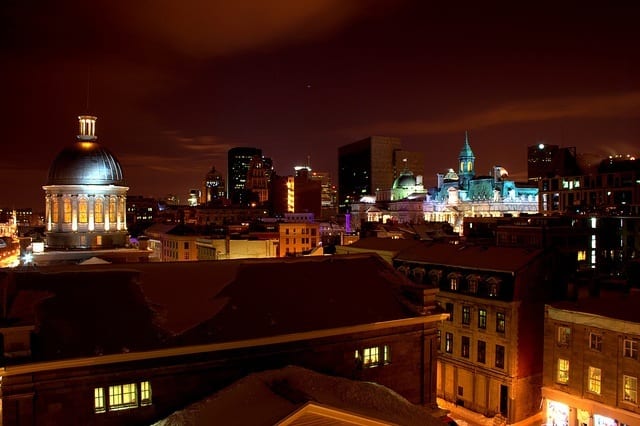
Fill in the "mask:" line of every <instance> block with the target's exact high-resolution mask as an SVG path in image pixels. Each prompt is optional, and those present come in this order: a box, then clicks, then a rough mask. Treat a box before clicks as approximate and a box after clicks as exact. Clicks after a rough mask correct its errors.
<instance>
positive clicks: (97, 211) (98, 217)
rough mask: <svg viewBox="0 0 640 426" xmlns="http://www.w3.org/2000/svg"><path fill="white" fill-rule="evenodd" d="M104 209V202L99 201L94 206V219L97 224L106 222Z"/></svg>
mask: <svg viewBox="0 0 640 426" xmlns="http://www.w3.org/2000/svg"><path fill="white" fill-rule="evenodd" d="M102 207H103V206H102V200H100V199H97V200H96V201H95V204H94V206H93V217H94V220H95V222H96V223H102V222H104V210H103V208H102Z"/></svg>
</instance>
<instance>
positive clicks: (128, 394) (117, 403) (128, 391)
mask: <svg viewBox="0 0 640 426" xmlns="http://www.w3.org/2000/svg"><path fill="white" fill-rule="evenodd" d="M136 393H137V392H136V384H135V383H127V384H125V385H115V386H109V410H126V409H128V408H133V407H137V406H138V401H137V398H136Z"/></svg>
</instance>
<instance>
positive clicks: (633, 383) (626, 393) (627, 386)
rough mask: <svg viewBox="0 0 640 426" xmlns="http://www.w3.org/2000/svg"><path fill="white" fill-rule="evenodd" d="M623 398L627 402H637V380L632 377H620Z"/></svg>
mask: <svg viewBox="0 0 640 426" xmlns="http://www.w3.org/2000/svg"><path fill="white" fill-rule="evenodd" d="M622 383H623V387H624V389H623V397H624V400H625V401H627V402H633V403H634V404H635V403H637V402H638V378H637V377H633V376H622Z"/></svg>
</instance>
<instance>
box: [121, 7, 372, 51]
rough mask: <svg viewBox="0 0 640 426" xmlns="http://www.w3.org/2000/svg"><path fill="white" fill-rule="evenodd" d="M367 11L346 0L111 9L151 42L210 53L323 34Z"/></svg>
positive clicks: (338, 27)
mask: <svg viewBox="0 0 640 426" xmlns="http://www.w3.org/2000/svg"><path fill="white" fill-rule="evenodd" d="M115 6H116V5H115V4H114V7H115ZM365 10H366V3H364V2H355V1H342V0H304V1H299V0H270V1H247V0H244V1H243V0H239V1H226V0H224V1H215V0H186V1H181V2H177V1H174V0H154V1H151V2H144V3H142V2H134V3H126V5H123V6H121V5H117V7H116V10H112V11H111V12H115V13H117V16H118V22H119V23H121V24H124V25H127V26H129V27H130V30H131V31H134V32H137V33H139V34H140V35H142V36H144V37H147V38H148V39H150V41H153V42H155V43H161V44H163V45H165V46H169V47H171V48H173V49H174V50H176V51H178V52H181V53H185V54H189V55H193V56H198V57H207V56H215V55H223V54H229V53H236V52H241V51H246V50H250V49H257V48H265V47H269V46H272V45H281V44H295V43H299V42H301V41H307V40H310V39H314V38H317V37H321V36H323V35H327V34H330V33H332V32H335V31H337V30H339V29H340V28H342V27H343V26H344V25H345V24H346V23H347V22H349V21H350V20H352V19H353V18H354V17H356V16H357V15H360V14H362V13H363V12H364V11H365Z"/></svg>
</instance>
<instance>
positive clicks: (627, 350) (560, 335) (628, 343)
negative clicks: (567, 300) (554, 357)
mask: <svg viewBox="0 0 640 426" xmlns="http://www.w3.org/2000/svg"><path fill="white" fill-rule="evenodd" d="M556 342H557V344H558V345H560V346H569V345H570V344H571V327H568V326H565V325H559V326H558V329H557V336H556ZM589 349H592V350H594V351H602V334H600V333H594V332H592V333H589ZM639 350H640V340H638V339H624V340H623V342H622V356H623V357H625V358H631V359H635V360H637V359H638V354H639Z"/></svg>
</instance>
